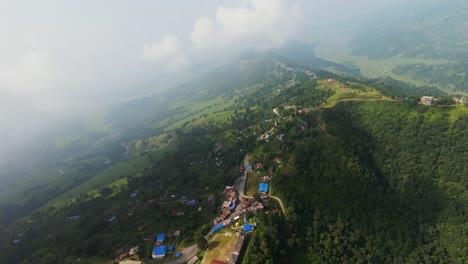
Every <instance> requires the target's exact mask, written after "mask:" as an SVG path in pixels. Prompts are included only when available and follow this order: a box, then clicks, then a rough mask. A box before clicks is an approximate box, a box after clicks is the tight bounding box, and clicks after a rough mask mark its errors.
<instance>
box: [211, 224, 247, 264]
mask: <svg viewBox="0 0 468 264" xmlns="http://www.w3.org/2000/svg"><path fill="white" fill-rule="evenodd" d="M238 238H239V237H238V236H237V235H236V234H234V233H232V232H230V231H227V232H225V233H220V234H216V235H215V236H214V237H213V238H212V239H211V241H210V242H209V243H208V249H207V250H206V252H205V255H204V257H203V261H202V263H206V264H209V263H211V261H213V260H220V261H227V260H228V257H230V253H231V252H232V250H233V249H234V246H235V245H236V242H237V239H238Z"/></svg>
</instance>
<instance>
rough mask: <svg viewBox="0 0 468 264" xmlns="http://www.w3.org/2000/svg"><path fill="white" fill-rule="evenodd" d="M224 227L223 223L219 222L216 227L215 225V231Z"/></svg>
mask: <svg viewBox="0 0 468 264" xmlns="http://www.w3.org/2000/svg"><path fill="white" fill-rule="evenodd" d="M223 227H224V225H223V223H219V224H217V225H216V226H215V227H213V230H212V231H213V233H214V232H216V231H219V230H220V229H222V228H223Z"/></svg>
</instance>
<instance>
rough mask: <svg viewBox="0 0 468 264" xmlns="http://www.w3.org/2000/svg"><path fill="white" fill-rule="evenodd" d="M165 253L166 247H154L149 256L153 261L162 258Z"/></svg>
mask: <svg viewBox="0 0 468 264" xmlns="http://www.w3.org/2000/svg"><path fill="white" fill-rule="evenodd" d="M166 251H167V247H166V246H159V247H154V248H153V251H152V253H151V256H152V257H153V259H158V258H164V257H165V256H166Z"/></svg>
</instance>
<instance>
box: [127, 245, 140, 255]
mask: <svg viewBox="0 0 468 264" xmlns="http://www.w3.org/2000/svg"><path fill="white" fill-rule="evenodd" d="M137 251H138V247H133V248H131V249H130V250H129V251H128V255H129V256H133V255H135V254H136V252H137Z"/></svg>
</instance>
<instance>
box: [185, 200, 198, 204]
mask: <svg viewBox="0 0 468 264" xmlns="http://www.w3.org/2000/svg"><path fill="white" fill-rule="evenodd" d="M196 203H197V202H196V201H195V200H190V201H188V202H187V204H188V205H195V204H196Z"/></svg>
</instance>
